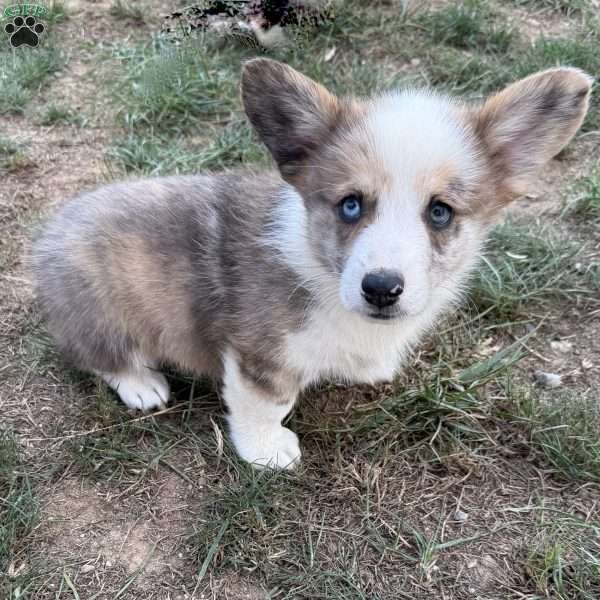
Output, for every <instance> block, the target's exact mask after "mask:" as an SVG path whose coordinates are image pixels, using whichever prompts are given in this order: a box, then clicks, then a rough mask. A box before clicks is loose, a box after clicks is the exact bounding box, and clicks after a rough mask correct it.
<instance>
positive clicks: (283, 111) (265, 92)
mask: <svg viewBox="0 0 600 600" xmlns="http://www.w3.org/2000/svg"><path fill="white" fill-rule="evenodd" d="M242 102H243V105H244V110H245V111H246V114H247V115H248V118H249V119H250V122H251V123H252V125H253V126H254V128H255V129H256V131H257V132H258V135H259V136H260V138H261V140H262V141H263V142H264V143H265V145H266V146H267V148H268V149H269V151H270V152H271V154H272V155H273V158H274V159H275V161H276V162H277V164H278V166H279V170H280V171H281V174H282V176H283V177H284V178H285V179H287V180H288V181H290V182H291V183H293V181H294V178H295V176H296V175H297V174H298V171H299V170H300V168H301V167H302V165H303V164H305V163H306V161H307V159H309V157H310V156H311V154H312V153H313V152H314V151H315V150H316V149H317V148H318V147H319V146H321V145H322V144H324V143H325V141H326V140H327V138H328V137H329V135H330V133H331V132H332V131H333V129H334V128H335V126H336V122H337V120H338V118H339V114H340V112H341V108H340V102H339V101H338V99H337V98H336V97H335V96H334V95H333V94H330V93H329V92H328V91H327V90H326V89H325V88H324V87H323V86H321V85H319V84H318V83H316V82H314V81H313V80H312V79H309V78H308V77H305V76H304V75H302V74H301V73H299V72H298V71H296V70H294V69H292V68H291V67H289V66H287V65H284V64H282V63H280V62H277V61H274V60H270V59H267V58H256V59H253V60H250V61H248V62H246V63H245V64H244V69H243V72H242Z"/></svg>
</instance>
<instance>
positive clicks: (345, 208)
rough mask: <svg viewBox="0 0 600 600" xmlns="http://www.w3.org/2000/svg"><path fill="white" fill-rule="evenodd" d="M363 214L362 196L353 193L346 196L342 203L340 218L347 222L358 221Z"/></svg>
mask: <svg viewBox="0 0 600 600" xmlns="http://www.w3.org/2000/svg"><path fill="white" fill-rule="evenodd" d="M361 214H362V202H361V200H360V198H359V197H358V196H357V195H355V194H352V195H351V196H346V197H345V198H344V199H343V200H342V201H341V203H340V218H341V219H342V221H344V222H346V223H356V221H358V220H359V219H360V217H361Z"/></svg>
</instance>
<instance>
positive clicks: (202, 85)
mask: <svg viewBox="0 0 600 600" xmlns="http://www.w3.org/2000/svg"><path fill="white" fill-rule="evenodd" d="M226 61H227V58H226V57H225V56H223V57H222V56H221V55H219V54H218V53H217V54H216V55H215V56H210V55H208V54H207V53H206V52H205V48H204V47H203V46H202V45H201V44H198V43H194V42H189V43H186V44H183V45H181V46H172V45H168V44H166V43H164V42H161V41H160V39H157V40H156V41H155V42H154V43H153V44H151V45H150V46H149V47H144V48H141V49H139V50H134V51H133V52H130V53H127V54H126V55H125V56H123V57H122V66H123V71H122V78H121V79H120V80H119V81H118V82H117V83H116V85H115V88H114V91H115V94H116V96H115V99H116V100H117V101H118V103H119V105H120V106H122V107H123V108H124V110H123V111H122V113H121V114H120V117H121V119H122V122H124V123H125V124H126V125H127V126H128V127H131V128H136V127H138V128H139V127H147V128H153V129H155V130H157V131H164V130H173V129H174V128H175V129H196V128H198V127H201V126H202V125H203V122H204V121H205V120H206V119H207V118H208V117H209V116H214V115H215V114H218V113H225V114H227V113H228V112H230V111H231V108H232V107H233V99H234V98H236V97H237V87H236V85H237V81H236V80H234V79H233V77H232V73H231V71H230V70H229V69H221V68H219V64H220V62H226Z"/></svg>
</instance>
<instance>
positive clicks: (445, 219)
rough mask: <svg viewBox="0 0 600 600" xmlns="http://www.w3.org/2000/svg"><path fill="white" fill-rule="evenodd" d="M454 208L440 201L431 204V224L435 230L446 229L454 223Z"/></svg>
mask: <svg viewBox="0 0 600 600" xmlns="http://www.w3.org/2000/svg"><path fill="white" fill-rule="evenodd" d="M452 216H453V214H452V207H451V206H448V205H447V204H445V203H444V202H440V201H439V200H432V201H431V202H430V203H429V222H430V223H431V225H432V226H433V227H435V229H444V227H448V225H450V223H451V222H452Z"/></svg>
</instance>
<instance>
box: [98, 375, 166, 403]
mask: <svg viewBox="0 0 600 600" xmlns="http://www.w3.org/2000/svg"><path fill="white" fill-rule="evenodd" d="M102 377H103V379H104V380H105V381H106V383H108V385H110V387H111V388H113V390H115V392H117V394H119V396H120V397H121V400H123V402H124V403H125V404H126V405H127V406H128V407H129V408H132V409H134V410H141V411H143V412H147V411H150V410H152V409H154V408H160V409H162V408H165V407H166V405H167V402H168V401H169V384H168V383H167V380H166V378H165V376H164V375H163V374H162V373H159V372H158V371H153V370H152V369H148V368H144V369H143V371H140V372H135V373H120V374H118V375H115V374H112V373H111V374H102Z"/></svg>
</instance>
